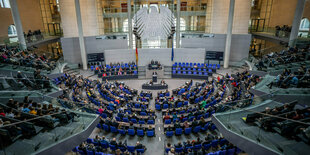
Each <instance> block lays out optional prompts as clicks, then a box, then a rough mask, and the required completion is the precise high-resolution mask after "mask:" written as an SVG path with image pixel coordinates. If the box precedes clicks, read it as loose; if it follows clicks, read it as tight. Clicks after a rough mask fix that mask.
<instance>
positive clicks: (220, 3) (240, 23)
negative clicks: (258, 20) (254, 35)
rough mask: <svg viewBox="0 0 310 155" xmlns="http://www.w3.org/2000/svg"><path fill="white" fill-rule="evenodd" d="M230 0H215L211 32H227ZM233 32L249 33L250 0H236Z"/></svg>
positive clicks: (213, 2)
mask: <svg viewBox="0 0 310 155" xmlns="http://www.w3.org/2000/svg"><path fill="white" fill-rule="evenodd" d="M229 2H230V0H213V1H212V4H213V7H212V18H211V33H214V34H226V33H227V22H228V11H229ZM234 11H235V12H234V22H233V31H232V33H233V34H248V26H249V20H250V14H251V1H250V0H235V10H234Z"/></svg>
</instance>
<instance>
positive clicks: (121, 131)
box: [118, 129, 126, 135]
mask: <svg viewBox="0 0 310 155" xmlns="http://www.w3.org/2000/svg"><path fill="white" fill-rule="evenodd" d="M118 132H119V133H120V134H121V135H126V130H124V129H118Z"/></svg>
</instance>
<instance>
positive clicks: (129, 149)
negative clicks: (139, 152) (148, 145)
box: [127, 146, 135, 153]
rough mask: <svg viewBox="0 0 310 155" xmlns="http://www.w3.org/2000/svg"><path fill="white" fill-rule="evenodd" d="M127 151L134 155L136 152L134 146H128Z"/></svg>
mask: <svg viewBox="0 0 310 155" xmlns="http://www.w3.org/2000/svg"><path fill="white" fill-rule="evenodd" d="M127 150H128V152H130V153H134V152H135V147H134V146H127Z"/></svg>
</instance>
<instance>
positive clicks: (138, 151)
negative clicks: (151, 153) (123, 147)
mask: <svg viewBox="0 0 310 155" xmlns="http://www.w3.org/2000/svg"><path fill="white" fill-rule="evenodd" d="M144 151H145V150H144V149H137V153H138V154H139V153H144Z"/></svg>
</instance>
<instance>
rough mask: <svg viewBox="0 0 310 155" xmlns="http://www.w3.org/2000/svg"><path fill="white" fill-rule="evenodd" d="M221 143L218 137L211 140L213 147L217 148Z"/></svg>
mask: <svg viewBox="0 0 310 155" xmlns="http://www.w3.org/2000/svg"><path fill="white" fill-rule="evenodd" d="M218 144H219V140H218V139H216V140H212V142H211V146H212V147H213V148H217V145H218Z"/></svg>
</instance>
